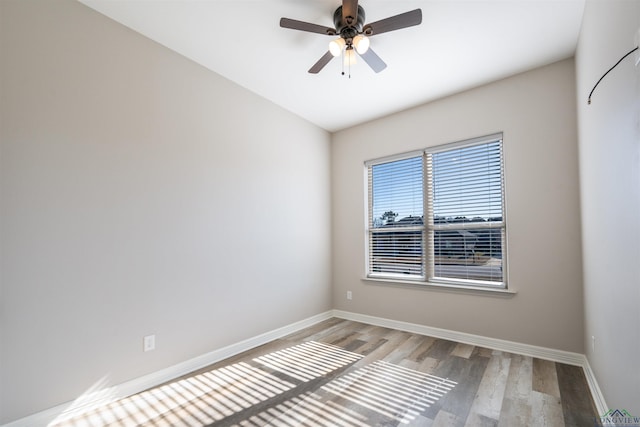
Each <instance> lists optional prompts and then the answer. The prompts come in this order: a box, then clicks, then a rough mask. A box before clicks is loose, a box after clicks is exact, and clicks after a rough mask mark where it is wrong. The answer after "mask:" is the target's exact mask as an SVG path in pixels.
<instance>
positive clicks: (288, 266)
mask: <svg viewBox="0 0 640 427" xmlns="http://www.w3.org/2000/svg"><path fill="white" fill-rule="evenodd" d="M0 15H1V18H0V19H1V21H0V31H1V33H0V43H2V45H1V46H0V48H1V49H0V51H1V52H2V53H1V54H2V58H1V60H2V63H1V67H2V68H1V73H2V75H1V78H0V85H1V86H0V90H1V96H0V117H1V120H2V126H1V130H0V141H1V145H0V191H1V194H2V199H1V203H2V205H1V207H0V215H1V217H0V218H1V220H0V233H1V236H2V239H1V241H0V250H1V257H0V271H1V273H0V274H1V276H0V279H1V281H0V284H1V288H0V290H1V295H0V325H1V331H0V332H1V342H0V346H1V351H0V363H1V366H0V386H1V388H2V390H1V395H0V423H3V422H7V421H9V420H12V419H15V418H18V417H22V416H25V415H27V414H30V413H33V412H35V411H39V410H43V409H46V408H48V407H51V406H54V405H57V404H60V403H63V402H65V401H69V400H72V399H74V398H76V397H78V396H80V395H81V394H82V393H84V392H85V391H87V390H88V389H89V388H90V387H92V385H94V384H96V383H97V382H99V381H100V380H102V379H105V378H106V384H119V383H122V382H124V381H127V380H130V379H133V378H135V377H138V376H141V375H144V374H147V373H150V372H155V371H158V370H160V369H162V368H165V367H167V366H171V365H174V364H176V363H179V362H183V361H185V360H188V359H189V358H192V357H195V356H200V355H202V354H205V353H206V352H209V351H212V350H214V349H218V348H222V347H224V346H226V345H229V344H232V343H236V342H239V341H241V340H243V339H246V338H249V337H252V336H255V335H258V334H260V333H263V332H266V331H271V330H273V329H275V328H278V327H281V326H284V325H288V324H291V323H293V322H295V321H298V320H301V319H304V318H307V317H309V316H312V315H315V314H318V313H321V312H324V311H326V310H328V309H330V308H331V299H330V294H331V288H330V252H329V250H330V240H329V232H328V229H329V227H330V210H329V205H330V196H329V190H330V188H329V182H330V178H329V171H330V168H329V160H330V157H329V150H330V146H329V140H330V135H329V134H328V133H327V132H325V131H323V130H321V129H319V128H317V127H315V126H313V125H311V124H309V123H308V122H305V121H303V120H301V119H299V118H298V117H296V116H293V115H292V114H290V113H288V112H286V111H284V110H282V109H280V108H278V107H276V106H274V105H273V104H271V103H270V102H268V101H266V100H264V99H262V98H260V97H258V96H256V95H254V94H252V93H250V92H248V91H246V90H244V89H242V88H240V87H238V86H236V85H235V84H232V83H231V82H229V81H228V80H225V79H223V78H221V77H220V76H218V75H216V74H214V73H212V72H210V71H208V70H206V69H204V68H202V67H200V66H198V65H196V64H194V63H192V62H190V61H189V60H186V59H185V58H183V57H181V56H179V55H177V54H175V53H173V52H171V51H169V50H167V49H166V48H164V47H162V46H160V45H157V44H155V43H153V42H151V41H150V40H148V39H146V38H144V37H142V36H140V35H138V34H136V33H134V32H132V31H130V30H128V29H125V28H124V27H122V26H120V25H118V24H116V23H115V22H113V21H111V20H109V19H107V18H105V17H104V16H102V15H100V14H98V13H97V12H95V11H93V10H91V9H89V8H87V7H86V6H83V5H82V4H80V3H76V2H74V1H67V0H52V1H31V0H2V1H0ZM152 333H153V334H156V340H157V349H156V350H155V351H153V352H149V353H143V352H142V337H143V336H144V335H147V334H152Z"/></svg>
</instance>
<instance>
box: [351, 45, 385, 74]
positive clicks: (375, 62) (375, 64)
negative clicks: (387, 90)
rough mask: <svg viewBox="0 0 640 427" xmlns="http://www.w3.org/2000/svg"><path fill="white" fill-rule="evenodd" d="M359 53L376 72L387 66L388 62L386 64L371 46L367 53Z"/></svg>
mask: <svg viewBox="0 0 640 427" xmlns="http://www.w3.org/2000/svg"><path fill="white" fill-rule="evenodd" d="M358 55H360V57H361V58H362V59H364V62H366V63H367V64H368V65H369V67H371V69H372V70H373V71H375V72H376V73H379V72H380V71H382V70H384V69H385V68H387V64H385V62H384V61H383V60H382V59H380V57H379V56H378V55H377V54H376V53H375V52H374V51H373V50H372V49H371V48H369V49H367V51H366V52H365V53H359V54H358Z"/></svg>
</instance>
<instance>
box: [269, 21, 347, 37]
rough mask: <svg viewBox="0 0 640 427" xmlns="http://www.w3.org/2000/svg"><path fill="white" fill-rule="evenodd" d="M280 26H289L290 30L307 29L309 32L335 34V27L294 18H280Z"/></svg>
mask: <svg viewBox="0 0 640 427" xmlns="http://www.w3.org/2000/svg"><path fill="white" fill-rule="evenodd" d="M280 26H281V27H282V28H290V29H292V30H300V31H307V32H309V33H318V34H324V35H325V36H327V35H329V36H333V35H335V34H336V30H335V28H331V27H324V26H322V25H318V24H311V23H309V22H303V21H297V20H295V19H289V18H280Z"/></svg>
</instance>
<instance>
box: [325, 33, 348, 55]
mask: <svg viewBox="0 0 640 427" xmlns="http://www.w3.org/2000/svg"><path fill="white" fill-rule="evenodd" d="M345 45H346V43H345V41H344V39H343V38H342V37H340V38H337V39H335V40H333V41H332V42H331V43H329V52H331V55H333V56H340V54H341V53H342V49H344V47H345Z"/></svg>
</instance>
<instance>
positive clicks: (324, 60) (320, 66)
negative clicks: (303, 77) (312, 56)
mask: <svg viewBox="0 0 640 427" xmlns="http://www.w3.org/2000/svg"><path fill="white" fill-rule="evenodd" d="M332 59H333V55H332V54H331V51H327V53H325V54H324V56H323V57H322V58H320V59H319V60H318V62H316V63H315V64H313V67H311V68H309V72H310V73H311V74H318V73H319V72H320V70H322V69H323V68H324V66H325V65H327V64H328V63H329V61H331V60H332Z"/></svg>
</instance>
